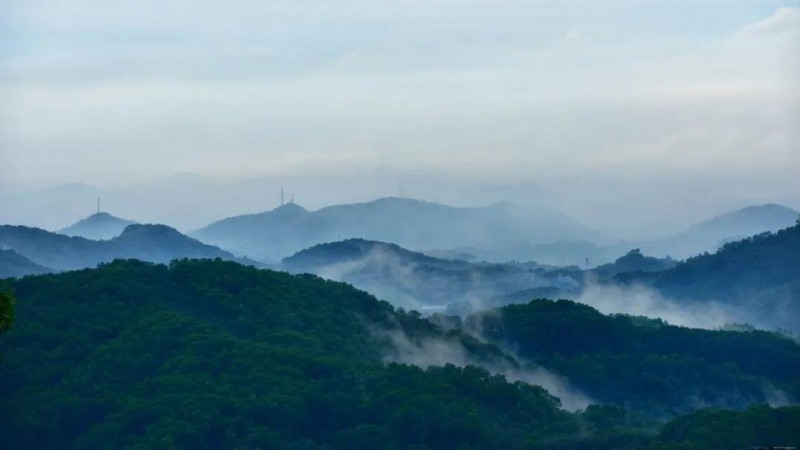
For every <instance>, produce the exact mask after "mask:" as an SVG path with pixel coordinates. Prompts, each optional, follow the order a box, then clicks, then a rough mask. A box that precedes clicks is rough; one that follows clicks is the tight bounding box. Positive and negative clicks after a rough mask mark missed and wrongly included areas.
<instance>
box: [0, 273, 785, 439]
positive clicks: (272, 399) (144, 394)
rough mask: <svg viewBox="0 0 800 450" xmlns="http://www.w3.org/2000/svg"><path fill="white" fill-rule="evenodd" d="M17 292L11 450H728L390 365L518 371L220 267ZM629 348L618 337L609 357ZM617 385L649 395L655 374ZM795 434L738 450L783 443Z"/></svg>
mask: <svg viewBox="0 0 800 450" xmlns="http://www.w3.org/2000/svg"><path fill="white" fill-rule="evenodd" d="M9 290H10V291H13V292H14V295H15V296H16V298H17V302H16V321H15V324H14V326H13V327H12V328H11V329H10V330H9V332H8V333H7V334H5V335H2V336H0V355H2V357H3V358H2V360H1V361H0V436H2V437H3V446H4V448H13V449H17V448H19V449H26V450H36V449H48V450H50V449H61V448H75V449H95V448H110V449H111V448H113V449H117V448H139V449H151V448H152V449H163V448H185V449H222V448H224V449H227V448H241V449H257V448H258V449H374V448H388V449H455V448H460V449H469V448H472V449H475V448H485V449H503V448H508V449H522V448H595V449H611V448H629V449H634V448H648V447H650V448H675V449H678V448H715V447H708V446H704V444H703V442H701V441H699V440H697V439H699V438H696V436H700V437H702V432H697V433H695V434H692V433H690V432H689V431H691V430H692V429H694V428H692V427H699V429H700V430H701V431H702V430H703V429H705V427H706V422H709V423H712V425H713V424H715V423H718V422H719V421H720V420H721V419H719V418H718V417H717V415H713V414H712V415H711V416H708V417H707V416H698V417H697V418H695V419H692V420H691V421H690V422H689V425H688V426H687V427H688V428H687V427H683V428H681V427H678V428H676V430H678V431H680V430H689V431H687V432H686V433H689V434H675V433H673V432H672V431H670V432H669V433H667V430H671V428H669V426H670V425H669V424H668V425H667V428H664V431H663V432H662V434H658V433H659V429H660V428H661V426H660V425H658V424H655V423H653V422H652V421H648V419H647V418H646V417H645V416H643V415H641V414H639V413H638V412H637V410H630V411H627V412H626V411H625V410H623V409H620V408H616V407H610V406H608V407H600V406H591V407H589V408H587V409H586V411H585V412H582V413H570V412H567V411H564V410H562V409H560V408H559V407H558V400H557V399H556V398H554V397H552V396H551V395H549V394H548V393H547V392H546V391H545V390H544V389H542V388H540V387H536V386H531V385H528V384H524V383H519V382H518V383H510V382H508V381H507V380H506V379H505V378H503V377H502V376H499V375H491V374H490V373H489V372H487V371H486V370H484V369H482V368H478V367H474V366H467V367H466V368H459V367H455V366H452V365H448V366H444V367H431V368H428V369H422V368H418V367H413V366H408V365H403V364H396V363H389V362H387V361H386V360H385V357H386V355H387V354H391V350H392V349H393V347H394V346H395V345H397V344H396V343H395V341H393V340H392V339H390V338H388V337H387V336H391V335H392V334H402V335H403V336H405V337H406V339H408V340H409V341H424V340H429V341H430V340H436V341H437V342H438V343H441V344H443V345H444V344H447V345H451V344H452V345H455V344H458V345H459V348H461V349H463V351H464V352H466V353H468V354H469V357H470V360H471V361H475V362H477V363H479V364H483V363H486V364H489V363H492V362H497V361H498V360H502V361H505V362H506V363H507V364H509V365H512V366H514V365H516V364H517V363H516V362H515V361H514V360H513V359H511V358H510V357H508V356H506V355H504V354H503V353H502V352H501V351H500V350H499V349H498V348H497V347H495V346H492V345H488V344H482V343H481V342H480V341H478V340H476V339H474V338H472V337H470V336H468V335H466V334H464V333H463V332H460V331H458V330H451V331H443V330H442V329H440V328H438V327H437V326H436V325H434V324H433V323H432V322H430V321H427V320H424V319H422V318H421V317H420V316H419V315H418V314H416V313H413V312H412V313H406V312H404V311H401V310H400V311H398V310H395V309H393V308H392V307H391V306H390V305H389V304H388V303H386V302H381V301H378V300H376V299H375V298H374V297H372V296H370V295H369V294H367V293H364V292H362V291H358V290H356V289H353V288H352V287H350V286H348V285H346V284H343V283H335V282H330V281H325V280H322V279H320V278H317V277H314V276H308V275H306V276H303V275H301V276H293V275H289V274H286V273H280V272H274V271H267V270H257V269H255V268H252V267H245V266H242V265H239V264H236V263H233V262H225V261H221V260H214V261H210V260H200V261H196V260H183V261H175V262H173V263H171V264H170V265H169V266H164V265H156V264H152V263H145V262H140V261H132V260H131V261H115V262H112V263H109V264H104V265H102V266H100V267H99V268H97V269H86V270H81V271H76V272H65V273H61V274H56V275H37V276H31V277H26V278H23V279H19V280H4V281H2V283H0V292H3V291H9ZM557 305H560V303H559V304H557ZM504 311H505V310H504ZM522 317H527V315H523V316H522ZM574 319H580V317H575V318H574ZM612 320H618V319H617V318H613V319H612ZM603 321H604V319H602V318H601V319H595V322H597V323H603ZM578 324H580V325H581V326H582V325H593V322H592V321H578V322H575V323H572V324H571V323H570V322H568V321H566V319H565V321H563V322H561V323H560V326H561V327H563V328H562V329H560V330H555V329H553V330H552V332H554V333H555V332H558V333H561V334H562V335H565V336H569V335H570V334H572V332H571V331H570V330H571V329H572V328H571V327H572V326H575V327H577V326H578ZM651 325H652V324H651ZM592 329H593V330H594V332H595V333H600V332H603V331H604V330H606V328H603V327H600V328H597V327H594V328H592ZM597 336H599V335H597ZM720 336H723V335H720ZM725 336H727V335H725ZM759 336H760V335H759ZM623 337H624V336H618V337H617V339H616V340H615V339H614V338H613V333H612V337H611V342H616V344H613V345H621V344H620V343H619V342H618V340H619V339H622V338H623ZM720 339H722V340H725V339H727V338H725V337H721V338H720ZM763 339H764V340H763V346H762V347H759V348H758V349H757V350H758V351H759V352H760V353H761V354H762V355H763V358H764V359H763V361H762V362H765V363H769V364H767V365H768V366H769V367H768V368H766V369H764V370H765V371H766V372H768V373H769V374H772V373H773V372H776V373H783V371H784V370H787V367H784V366H785V365H788V369H789V370H791V369H793V368H794V367H795V366H794V365H793V364H795V362H794V361H795V360H794V359H792V358H793V357H794V356H792V355H794V353H793V350H791V349H784V348H783V347H782V344H780V343H778V342H777V341H773V340H772V338H768V337H764V338H763ZM573 340H574V339H573ZM712 340H713V339H712ZM745 340H746V339H745ZM568 341H569V339H568ZM543 342H546V341H543ZM748 342H749V341H748ZM758 342H761V340H758ZM781 342H783V341H781ZM443 345H440V346H438V347H436V348H434V349H433V350H437V349H438V350H441V349H442V348H443ZM552 345H554V346H558V345H561V344H557V343H555V341H554V343H553V344H552ZM573 345H574V343H571V342H567V343H565V344H563V348H564V349H565V350H564V353H565V354H569V353H570V349H571V348H573ZM773 346H775V348H776V349H777V350H776V349H773V348H772V347H773ZM601 347H602V346H601ZM558 348H561V347H558ZM521 350H524V351H526V352H527V349H524V348H521ZM594 350H599V351H601V352H602V348H598V349H594ZM745 350H746V351H751V350H754V349H753V348H749V347H748V348H745ZM649 351H652V352H654V353H657V352H658V351H660V350H659V348H658V346H656V345H655V344H653V345H652V346H651V347H650V350H649ZM527 353H529V354H531V355H534V354H533V353H530V352H527ZM534 356H536V355H534ZM654 358H655V357H654ZM720 358H721V359H726V358H732V361H733V363H731V364H729V365H728V366H726V367H729V368H730V367H734V366H735V365H736V364H739V362H738V360H737V359H736V358H734V357H733V356H730V355H729V356H724V355H720ZM552 361H553V362H558V358H553V359H552ZM645 361H650V360H648V359H645ZM720 364H722V363H720ZM559 369H560V368H559ZM748 370H749V372H747V373H757V372H756V371H755V369H752V368H749V369H748ZM742 371H744V369H742ZM737 373H738V372H737ZM758 373H760V372H758ZM619 376H620V377H623V378H621V379H620V380H618V382H619V383H623V382H629V383H634V382H635V380H634V379H635V377H645V376H647V374H642V373H627V374H620V375H619ZM759 376H762V375H759ZM624 377H627V378H624ZM763 377H764V378H765V379H767V378H768V375H763ZM769 377H772V378H769V379H770V380H773V379H774V380H776V381H775V382H776V383H778V382H779V381H780V380H781V379H782V378H781V377H780V376H773V375H769ZM712 380H714V379H712ZM764 411H766V412H764V413H763V414H761V415H760V416H758V417H757V420H758V421H760V422H764V421H769V420H772V418H773V417H777V416H776V415H782V416H780V417H783V418H784V419H785V423H786V424H787V426H792V424H795V423H797V422H798V417H800V414H799V413H798V409H797V408H794V409H778V410H773V409H769V408H766V409H765V410H764ZM723 414H724V413H723ZM725 417H727V416H725ZM737 417H738V416H737ZM687 420H688V419H687ZM725 420H728V419H725ZM730 420H733V419H730ZM736 420H739V419H736ZM742 420H744V419H742ZM748 420H749V419H748ZM754 420H755V419H754ZM673 428H674V427H673ZM784 431H785V430H783V429H781V430H778V431H769V430H767V431H765V432H764V434H762V435H758V436H750V437H747V436H744V437H742V436H739V437H736V439H738V440H735V441H732V440H731V441H726V442H735V443H736V444H737V445H739V444H742V445H745V444H746V445H752V444H758V443H759V442H761V441H762V440H765V439H768V438H769V439H772V440H771V441H769V442H773V441H775V442H777V441H780V442H784V441H786V439H788V438H785V436H784V435H785V434H786V433H785V432H784ZM665 433H666V434H665ZM670 433H671V434H670ZM698 433H699V434H698ZM780 433H783V434H780ZM687 436H688V437H687ZM790 437H791V436H790ZM792 439H794V438H793V437H792ZM687 442H688V444H687ZM786 443H787V444H790V443H793V441H792V442H786ZM689 444H691V445H692V446H687V445H689Z"/></svg>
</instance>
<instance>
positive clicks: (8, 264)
mask: <svg viewBox="0 0 800 450" xmlns="http://www.w3.org/2000/svg"><path fill="white" fill-rule="evenodd" d="M50 272H54V270H53V269H51V268H49V267H44V266H42V265H39V264H36V263H35V262H33V261H31V260H30V259H28V258H26V257H24V256H22V255H20V254H19V253H17V252H15V251H14V250H6V249H0V278H9V277H23V276H25V275H33V274H38V273H50Z"/></svg>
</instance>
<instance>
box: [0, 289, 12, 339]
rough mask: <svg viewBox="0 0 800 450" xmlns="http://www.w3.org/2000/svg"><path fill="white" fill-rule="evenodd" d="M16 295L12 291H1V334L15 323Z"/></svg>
mask: <svg viewBox="0 0 800 450" xmlns="http://www.w3.org/2000/svg"><path fill="white" fill-rule="evenodd" d="M14 303H15V300H14V296H13V295H11V293H10V292H6V291H2V292H0V334H2V333H5V332H6V331H8V329H9V328H11V325H14Z"/></svg>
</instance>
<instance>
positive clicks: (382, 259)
mask: <svg viewBox="0 0 800 450" xmlns="http://www.w3.org/2000/svg"><path fill="white" fill-rule="evenodd" d="M278 267H279V268H281V269H283V270H286V271H288V272H291V273H304V272H307V273H313V274H315V275H319V276H321V277H323V278H328V279H332V280H336V281H344V282H347V283H350V284H352V285H353V286H355V287H357V288H359V289H364V290H366V291H368V292H370V293H372V294H373V295H375V296H377V297H379V298H382V299H385V300H388V301H389V302H391V303H393V304H394V305H396V306H402V307H404V308H412V309H423V310H425V309H427V310H437V309H439V310H444V309H445V307H448V305H451V306H452V307H449V308H448V311H450V312H451V313H456V314H464V313H468V312H472V311H474V310H475V309H476V308H480V307H481V306H482V305H483V304H484V302H485V301H487V300H488V299H490V298H493V297H496V296H498V295H503V294H509V293H512V292H515V291H520V290H523V289H530V288H555V289H569V288H572V287H577V286H578V285H580V283H581V278H582V273H581V271H580V270H578V269H575V270H569V269H563V268H546V267H543V266H540V265H538V264H535V263H487V262H467V261H463V260H458V259H441V258H435V257H432V256H428V255H425V254H422V253H418V252H413V251H409V250H407V249H404V248H402V247H400V246H398V245H396V244H389V243H385V242H378V241H367V240H364V239H348V240H345V241H339V242H331V243H326V244H319V245H315V246H313V247H311V248H309V249H306V250H303V251H300V252H298V253H296V254H295V255H293V256H291V257H288V258H285V259H284V260H283V262H282V263H281V264H280V266H278Z"/></svg>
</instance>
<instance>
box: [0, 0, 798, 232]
mask: <svg viewBox="0 0 800 450" xmlns="http://www.w3.org/2000/svg"><path fill="white" fill-rule="evenodd" d="M0 11H1V12H2V13H0V152H2V153H0V155H1V156H0V158H2V159H1V160H0V163H1V165H0V177H2V180H3V181H4V182H5V183H6V185H7V184H8V183H72V182H82V183H87V184H91V185H98V186H106V187H107V186H119V185H124V184H128V183H135V182H139V181H142V180H146V179H149V178H152V177H157V176H164V175H169V174H173V173H179V172H192V173H198V174H203V175H210V176H221V177H228V178H248V177H260V176H271V175H281V176H309V175H324V176H333V177H348V178H353V177H356V178H357V177H359V176H369V177H374V175H375V173H376V171H383V172H391V173H400V174H402V173H411V174H419V173H423V174H428V175H429V176H430V177H437V176H443V177H446V178H447V179H460V180H473V181H475V182H476V183H484V184H485V183H489V184H492V183H499V184H522V185H529V184H535V185H537V186H542V187H543V188H544V189H545V190H546V191H547V192H548V195H550V197H551V200H552V201H554V202H556V203H557V204H560V205H562V206H563V207H564V209H566V210H567V211H568V212H571V213H573V214H574V213H575V211H580V210H582V209H585V210H587V211H594V210H596V211H597V212H598V214H600V213H599V211H606V212H608V213H614V214H616V213H626V212H627V213H631V212H632V211H631V208H632V207H633V206H631V205H639V206H635V208H639V209H638V210H637V211H638V212H641V213H642V214H646V213H647V214H651V215H654V214H656V212H657V209H653V208H651V209H650V210H647V208H646V207H645V206H644V205H653V203H654V202H664V204H666V205H672V206H670V208H668V211H671V210H672V208H679V206H680V205H681V204H683V203H686V204H687V205H688V206H687V208H688V209H692V208H694V209H692V211H695V213H699V212H700V211H702V210H709V209H712V210H713V209H714V208H713V207H709V204H710V203H713V202H718V203H714V204H715V205H718V207H717V209H720V208H723V207H727V206H728V205H735V204H737V203H745V204H746V203H750V202H766V201H781V202H784V203H789V204H790V206H794V207H800V194H798V193H800V176H798V175H797V174H798V172H800V126H798V124H800V88H799V87H798V80H800V1H771V0H724V1H723V0H715V1H712V0H691V1H689V0H670V1H666V0H665V1H656V0H641V1H634V0H608V1H602V2H600V1H597V0H530V1H520V0H492V1H471V0H462V1H458V2H456V1H440V0H425V1H417V0H408V1H392V2H386V1H376V0H370V1H361V0H349V1H346V2H323V1H317V0H293V1H286V2H275V1H263V0H252V1H251V0H247V1H224V2H223V1H214V2H212V1H206V0H158V1H156V0H140V1H130V2H114V1H108V0H106V1H101V0H49V1H44V0H26V1H15V0H0ZM4 189H8V187H6V188H4ZM392 189H396V187H392ZM368 194H369V193H368V192H367V193H365V194H364V195H365V196H366V195H368ZM342 200H347V199H344V198H343V199H342ZM312 202H313V200H312ZM792 202H794V204H792ZM593 208H594V209H593ZM646 210H647V211H650V212H649V213H648V212H647V211H646ZM654 211H656V212H654ZM675 212H676V213H678V211H675ZM714 212H717V211H714ZM587 214H588V213H587ZM589 216H591V214H589ZM601 216H602V214H600V216H597V217H588V219H592V220H598V221H600V222H601V223H603V220H605V221H606V223H604V224H605V225H607V226H614V222H613V221H612V220H611V219H608V218H606V219H603V217H601Z"/></svg>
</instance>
